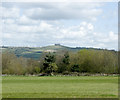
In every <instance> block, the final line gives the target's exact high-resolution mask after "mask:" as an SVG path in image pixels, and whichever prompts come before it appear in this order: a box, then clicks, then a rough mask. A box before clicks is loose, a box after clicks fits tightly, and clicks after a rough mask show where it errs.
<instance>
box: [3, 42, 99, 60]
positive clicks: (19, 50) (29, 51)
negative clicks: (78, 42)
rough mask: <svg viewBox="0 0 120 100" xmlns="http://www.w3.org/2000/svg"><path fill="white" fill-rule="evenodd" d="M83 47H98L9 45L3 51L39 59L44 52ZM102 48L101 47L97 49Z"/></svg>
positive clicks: (72, 50)
mask: <svg viewBox="0 0 120 100" xmlns="http://www.w3.org/2000/svg"><path fill="white" fill-rule="evenodd" d="M81 49H97V48H86V47H75V48H72V47H67V46H63V45H60V44H55V45H50V46H45V47H8V46H2V52H3V53H4V52H10V53H14V54H15V55H16V56H17V57H20V56H22V57H25V58H32V59H39V58H40V56H41V54H42V53H43V52H59V51H63V50H65V51H71V52H77V51H79V50H81ZM97 50H101V49H97Z"/></svg>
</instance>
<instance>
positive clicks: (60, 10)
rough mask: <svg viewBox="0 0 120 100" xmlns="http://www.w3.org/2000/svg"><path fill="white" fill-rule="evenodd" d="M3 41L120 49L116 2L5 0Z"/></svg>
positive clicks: (8, 43) (19, 44) (27, 44)
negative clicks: (31, 1)
mask: <svg viewBox="0 0 120 100" xmlns="http://www.w3.org/2000/svg"><path fill="white" fill-rule="evenodd" d="M1 9H2V45H6V46H32V47H39V46H46V45H52V44H55V43H60V44H62V45H66V46H70V47H76V46H77V47H78V46H80V47H98V48H107V49H117V48H118V46H117V44H118V43H117V41H118V33H117V30H118V29H117V28H118V25H117V23H118V4H117V2H104V3H101V2H97V3H94V2H91V3H80V2H79V3H78V2H77V3H74V2H72V3H69V2H66V3H60V2H59V3H54V2H51V3H43V2H38V3H34V2H33V3H20V2H19V3H15V2H14V3H13V2H12V3H8V2H7V3H5V2H4V3H2V8H1Z"/></svg>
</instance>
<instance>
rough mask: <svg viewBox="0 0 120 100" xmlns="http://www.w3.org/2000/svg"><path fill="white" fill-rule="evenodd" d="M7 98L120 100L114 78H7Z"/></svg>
mask: <svg viewBox="0 0 120 100" xmlns="http://www.w3.org/2000/svg"><path fill="white" fill-rule="evenodd" d="M2 87H3V88H2V92H3V94H2V95H3V98H117V97H118V77H115V76H114V77H113V76H44V77H37V76H29V77H27V76H4V77H3V84H2Z"/></svg>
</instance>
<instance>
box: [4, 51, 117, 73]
mask: <svg viewBox="0 0 120 100" xmlns="http://www.w3.org/2000/svg"><path fill="white" fill-rule="evenodd" d="M76 72H77V73H105V74H117V73H118V55H117V52H116V51H108V50H93V49H91V50H87V49H85V50H80V51H78V52H68V51H64V50H63V51H59V52H54V53H50V52H49V53H43V54H42V56H41V57H40V59H39V60H34V59H30V58H24V57H17V56H15V54H13V53H8V52H6V53H3V54H2V73H3V74H9V75H27V74H31V75H33V74H40V73H46V74H48V75H53V74H59V73H60V74H69V73H76Z"/></svg>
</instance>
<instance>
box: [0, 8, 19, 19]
mask: <svg viewBox="0 0 120 100" xmlns="http://www.w3.org/2000/svg"><path fill="white" fill-rule="evenodd" d="M19 14H20V10H19V8H16V7H13V8H9V9H8V8H5V7H2V18H18V17H19Z"/></svg>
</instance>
